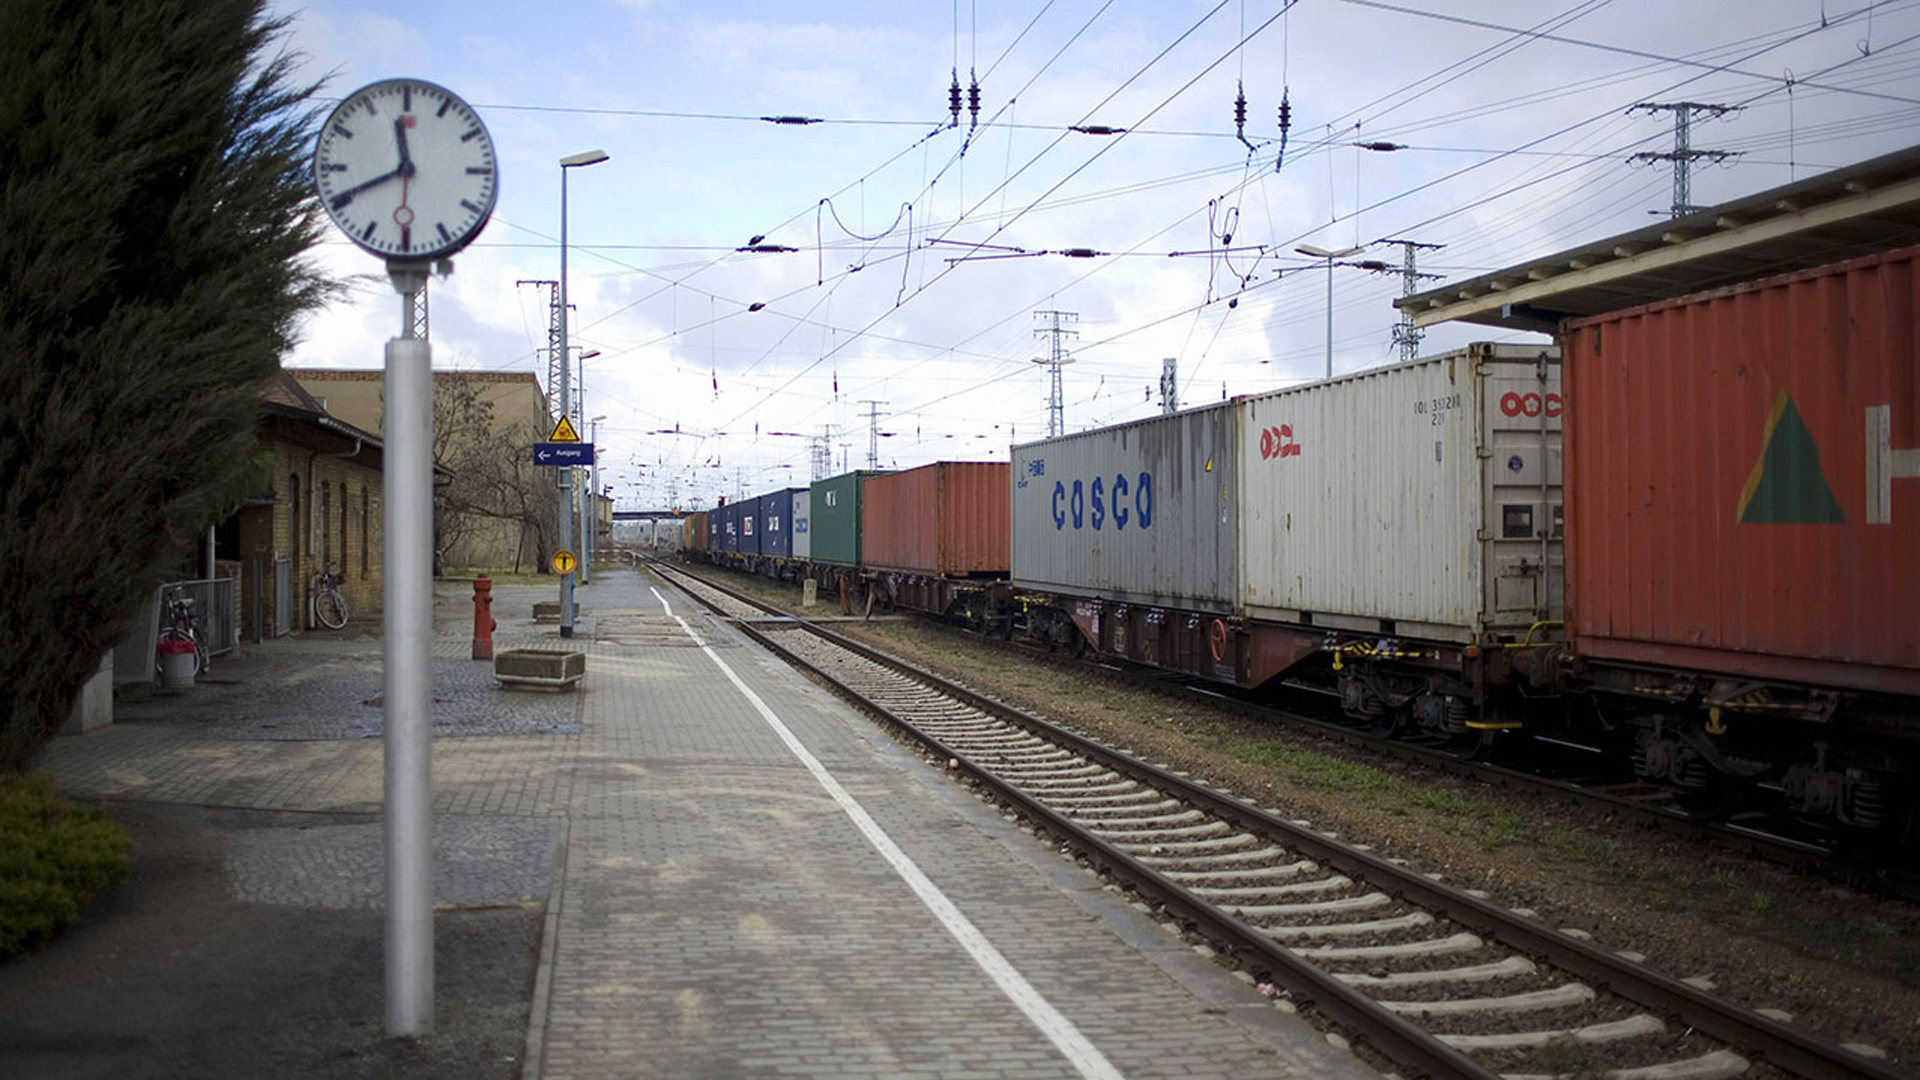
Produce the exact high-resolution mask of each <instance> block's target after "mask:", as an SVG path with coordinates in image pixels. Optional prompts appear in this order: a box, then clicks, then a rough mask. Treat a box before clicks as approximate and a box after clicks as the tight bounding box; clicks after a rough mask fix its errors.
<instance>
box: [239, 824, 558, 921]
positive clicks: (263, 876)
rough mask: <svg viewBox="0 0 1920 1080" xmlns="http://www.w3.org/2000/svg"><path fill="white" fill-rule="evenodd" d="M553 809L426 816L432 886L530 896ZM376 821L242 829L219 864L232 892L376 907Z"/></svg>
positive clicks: (471, 893)
mask: <svg viewBox="0 0 1920 1080" xmlns="http://www.w3.org/2000/svg"><path fill="white" fill-rule="evenodd" d="M559 833H560V821H559V819H558V818H551V817H547V818H502V817H493V816H473V815H460V816H452V815H442V816H440V817H438V818H436V819H435V820H434V823H433V852H434V866H433V895H434V899H435V901H436V902H437V903H438V904H440V905H442V906H452V907H473V906H486V905H496V904H516V903H534V902H538V901H542V900H545V899H546V896H547V889H548V888H549V886H550V885H551V884H552V878H553V874H552V867H553V850H554V844H555V842H556V841H557V839H558V837H559ZM383 843H385V839H384V837H383V835H382V826H381V823H380V821H379V820H378V819H377V818H375V819H371V820H370V819H367V818H364V817H361V816H359V815H352V816H346V815H324V816H320V815H316V816H315V818H314V819H313V820H310V821H306V822H302V823H301V824H298V825H274V826H267V827H262V828H255V829H249V830H246V831H244V832H241V833H239V834H238V836H237V837H236V838H235V839H234V841H233V842H232V853H231V855H230V857H229V860H228V864H227V869H228V873H229V875H230V878H231V881H232V885H233V895H234V896H235V897H236V898H237V899H241V900H251V901H254V902H256V903H263V904H285V905H288V906H295V907H323V908H378V907H380V899H381V895H382V891H383V889H384V888H385V883H384V881H383V880H382V878H381V867H382V865H383V864H382V857H381V845H382V844H383Z"/></svg>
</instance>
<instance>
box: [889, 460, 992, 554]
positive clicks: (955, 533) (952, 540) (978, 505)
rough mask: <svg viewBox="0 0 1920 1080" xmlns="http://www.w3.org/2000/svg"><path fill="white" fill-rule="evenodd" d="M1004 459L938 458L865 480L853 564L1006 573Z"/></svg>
mask: <svg viewBox="0 0 1920 1080" xmlns="http://www.w3.org/2000/svg"><path fill="white" fill-rule="evenodd" d="M1007 512H1008V504H1007V464H1006V462H1003V461H941V462H936V463H934V464H932V465H922V466H921V467H919V468H917V469H908V470H906V471H904V472H896V473H888V474H887V475H885V476H876V477H873V478H872V479H870V480H868V481H867V483H866V488H865V490H864V491H863V492H862V493H861V496H860V522H861V525H860V544H861V565H862V566H865V567H868V568H871V569H874V570H900V571H905V572H907V573H913V574H928V575H932V576H935V577H1004V576H1006V573H1007Z"/></svg>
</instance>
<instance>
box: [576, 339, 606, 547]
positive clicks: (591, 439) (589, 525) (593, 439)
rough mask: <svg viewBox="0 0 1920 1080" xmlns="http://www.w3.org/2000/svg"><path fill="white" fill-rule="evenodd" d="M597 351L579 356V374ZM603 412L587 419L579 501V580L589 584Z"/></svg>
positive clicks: (597, 526)
mask: <svg viewBox="0 0 1920 1080" xmlns="http://www.w3.org/2000/svg"><path fill="white" fill-rule="evenodd" d="M598 355H600V354H599V353H598V352H590V353H583V354H581V356H580V374H581V377H582V378H584V377H585V376H586V371H587V365H586V361H587V358H588V357H590V356H598ZM580 411H581V412H586V411H587V408H586V398H585V396H584V395H582V397H581V403H580ZM605 419H606V416H605V415H604V414H602V415H600V416H596V417H594V418H593V419H591V420H589V421H587V445H588V446H591V447H593V471H592V477H593V478H592V479H591V480H589V481H587V490H586V498H584V499H581V500H580V503H581V506H580V535H581V536H584V537H586V539H585V540H583V541H581V543H580V581H581V583H582V584H589V583H591V582H592V581H593V542H594V541H595V540H598V539H599V538H600V508H599V507H598V506H595V505H594V501H593V499H594V495H593V493H594V492H596V491H599V490H600V421H602V420H605Z"/></svg>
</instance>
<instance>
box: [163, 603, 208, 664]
mask: <svg viewBox="0 0 1920 1080" xmlns="http://www.w3.org/2000/svg"><path fill="white" fill-rule="evenodd" d="M161 604H162V606H163V609H164V611H165V615H166V622H165V623H164V624H163V625H162V626H161V627H160V640H161V641H190V642H192V643H193V673H194V674H195V675H204V674H206V673H207V665H208V660H207V642H206V639H205V638H202V637H201V636H200V615H199V613H198V612H196V611H194V610H193V597H191V596H188V595H187V594H186V593H185V592H183V591H182V590H181V589H180V587H179V586H177V585H176V586H174V587H173V588H170V589H168V590H167V591H166V592H165V593H164V594H162V596H161ZM153 668H154V672H155V674H161V672H160V661H159V658H158V657H157V656H156V657H155V659H154V662H153Z"/></svg>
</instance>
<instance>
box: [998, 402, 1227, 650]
mask: <svg viewBox="0 0 1920 1080" xmlns="http://www.w3.org/2000/svg"><path fill="white" fill-rule="evenodd" d="M1234 416H1235V413H1234V409H1233V406H1232V405H1230V404H1221V405H1213V406H1209V407H1206V408H1202V409H1194V410H1191V411H1189V412H1182V413H1175V414H1173V415H1171V416H1162V417H1155V418H1153V419H1151V420H1140V421H1136V422H1134V423H1130V424H1122V425H1120V426H1118V427H1110V428H1098V429H1096V430H1093V431H1085V432H1081V433H1079V434H1077V435H1063V436H1060V437H1058V438H1054V439H1048V440H1046V441H1044V442H1036V443H1028V444H1026V445H1024V446H1016V447H1014V448H1013V462H1012V468H1013V472H1012V482H1013V497H1012V507H1013V552H1012V555H1013V558H1012V564H1013V566H1012V569H1013V575H1012V576H1013V583H1014V585H1015V586H1017V587H1020V588H1026V589H1035V590H1042V591H1046V592H1053V593H1063V594H1066V595H1070V596H1098V597H1107V598H1110V599H1113V600H1119V601H1124V602H1129V603H1139V604H1151V605H1156V606H1164V607H1175V608H1182V609H1186V610H1192V611H1208V612H1226V611H1229V610H1231V609H1232V606H1233V599H1234V581H1235V571H1236V568H1237V566H1238V557H1237V550H1236V546H1235V544H1236V539H1237V535H1238V534H1237V527H1238V512H1237V505H1236V501H1237V494H1236V491H1235V484H1236V481H1235V479H1234V467H1233V466H1234V453H1235V438H1234Z"/></svg>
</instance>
